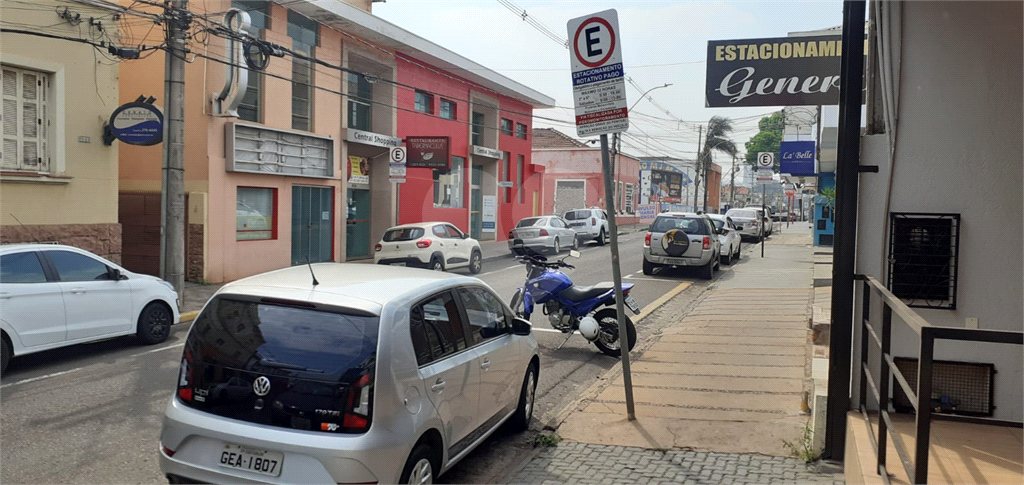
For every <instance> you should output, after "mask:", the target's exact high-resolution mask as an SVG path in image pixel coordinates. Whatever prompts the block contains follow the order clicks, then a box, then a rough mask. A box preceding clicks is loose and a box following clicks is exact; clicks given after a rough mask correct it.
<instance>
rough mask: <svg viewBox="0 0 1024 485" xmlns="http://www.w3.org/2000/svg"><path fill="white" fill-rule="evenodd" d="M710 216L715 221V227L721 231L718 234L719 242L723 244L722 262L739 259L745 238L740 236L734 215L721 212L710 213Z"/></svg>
mask: <svg viewBox="0 0 1024 485" xmlns="http://www.w3.org/2000/svg"><path fill="white" fill-rule="evenodd" d="M708 217H710V218H711V221H712V222H714V223H715V228H717V229H718V230H719V231H721V232H719V234H718V242H719V243H721V244H722V255H721V262H722V264H732V262H733V261H737V260H739V259H740V251H741V250H742V245H743V238H742V237H740V231H739V229H737V228H736V224H735V223H734V222H733V221H732V217H729V216H723V215H721V214H708Z"/></svg>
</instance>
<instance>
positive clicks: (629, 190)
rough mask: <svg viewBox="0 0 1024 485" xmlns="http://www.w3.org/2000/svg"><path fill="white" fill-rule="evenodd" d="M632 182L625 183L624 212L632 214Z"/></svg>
mask: <svg viewBox="0 0 1024 485" xmlns="http://www.w3.org/2000/svg"><path fill="white" fill-rule="evenodd" d="M633 190H634V186H633V184H626V195H625V199H626V214H633V213H634V210H633Z"/></svg>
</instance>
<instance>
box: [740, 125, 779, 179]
mask: <svg viewBox="0 0 1024 485" xmlns="http://www.w3.org/2000/svg"><path fill="white" fill-rule="evenodd" d="M785 125H786V119H785V116H784V115H783V113H782V111H778V112H775V113H772V114H771V115H769V116H766V117H764V118H761V121H758V122H757V127H758V128H759V129H760V130H761V131H760V132H758V133H757V134H756V135H754V136H753V137H752V138H751V139H750V141H748V142H747V144H746V148H747V157H746V160H745V161H746V162H747V164H749V165H754V166H756V165H757V154H758V153H759V152H771V153H774V154H775V159H776V160H778V159H779V143H781V142H782V133H783V131H784V130H785ZM774 169H775V171H776V172H778V171H779V167H778V165H777V164H776V166H775V167H774Z"/></svg>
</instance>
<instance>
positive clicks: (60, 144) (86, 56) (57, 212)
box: [0, 2, 119, 226]
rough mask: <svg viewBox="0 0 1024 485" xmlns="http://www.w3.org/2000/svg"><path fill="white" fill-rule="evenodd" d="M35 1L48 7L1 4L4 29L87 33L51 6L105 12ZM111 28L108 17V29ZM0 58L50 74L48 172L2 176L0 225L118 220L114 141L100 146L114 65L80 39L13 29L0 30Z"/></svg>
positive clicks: (111, 104)
mask: <svg viewBox="0 0 1024 485" xmlns="http://www.w3.org/2000/svg"><path fill="white" fill-rule="evenodd" d="M40 5H46V8H38V9H33V8H18V9H8V8H2V7H0V8H2V16H3V19H4V24H5V27H8V26H11V25H14V24H21V25H28V26H40V27H43V26H50V27H47V28H45V29H41V28H39V29H26V30H38V31H45V32H47V33H51V34H56V35H65V36H68V37H74V38H83V37H85V38H88V37H89V36H88V31H89V30H90V28H89V26H88V24H87V23H82V24H80V25H79V26H72V25H70V24H68V23H67V22H64V21H63V20H61V19H60V18H59V17H58V16H57V14H56V8H57V6H60V7H61V8H62V7H63V6H65V5H67V6H68V7H69V8H70V9H71V11H75V12H79V13H81V14H82V16H83V17H86V18H88V17H90V16H96V17H101V16H106V15H109V12H107V11H104V10H99V9H94V8H92V7H88V6H86V5H83V4H80V3H72V2H68V3H63V2H47V3H45V4H40ZM113 26H114V23H113V22H111V23H110V25H109V26H108V27H113ZM0 61H2V63H3V64H4V65H10V66H13V67H22V68H27V69H33V70H38V71H44V72H52V73H54V74H53V75H52V76H51V81H52V83H51V86H52V87H51V89H50V91H49V95H50V97H49V109H50V110H51V113H52V116H51V117H50V119H51V126H50V154H51V162H50V174H51V175H53V176H52V177H43V178H40V177H35V178H34V179H30V178H28V177H21V176H19V175H18V174H17V173H15V172H4V173H3V174H2V175H0V181H2V183H0V207H2V211H0V224H3V225H5V226H6V225H12V224H13V225H18V224H19V222H18V221H20V223H21V224H25V225H37V224H99V223H108V224H109V223H117V191H118V149H119V147H118V143H119V142H114V145H112V146H105V145H103V124H104V123H105V122H106V120H108V119H109V117H110V114H111V112H113V110H114V109H115V108H117V106H118V95H117V92H118V67H119V64H118V63H114V62H111V60H109V59H107V58H105V57H104V56H102V55H101V54H98V53H96V52H95V50H94V49H93V47H91V46H89V45H86V44H79V43H73V42H70V41H66V40H61V39H48V38H43V37H37V36H31V35H25V34H14V33H3V34H0ZM79 137H88V140H89V141H88V142H85V141H84V139H83V141H81V142H80V141H79ZM25 180H32V181H25ZM44 181H45V183H44ZM15 217H16V218H17V220H15Z"/></svg>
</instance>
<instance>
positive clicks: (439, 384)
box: [430, 379, 444, 392]
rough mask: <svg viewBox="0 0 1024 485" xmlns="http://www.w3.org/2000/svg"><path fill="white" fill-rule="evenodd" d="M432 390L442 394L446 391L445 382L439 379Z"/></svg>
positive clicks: (431, 387)
mask: <svg viewBox="0 0 1024 485" xmlns="http://www.w3.org/2000/svg"><path fill="white" fill-rule="evenodd" d="M430 390H431V391H434V392H441V391H443V390H444V381H442V380H441V379H438V380H437V382H435V383H434V385H433V386H430Z"/></svg>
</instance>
